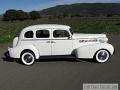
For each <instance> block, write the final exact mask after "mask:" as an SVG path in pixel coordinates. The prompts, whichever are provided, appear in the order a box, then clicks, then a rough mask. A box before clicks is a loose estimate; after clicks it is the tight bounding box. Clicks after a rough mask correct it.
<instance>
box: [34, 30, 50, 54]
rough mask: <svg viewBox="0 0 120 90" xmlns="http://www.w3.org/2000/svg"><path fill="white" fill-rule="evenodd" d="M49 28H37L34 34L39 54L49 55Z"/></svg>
mask: <svg viewBox="0 0 120 90" xmlns="http://www.w3.org/2000/svg"><path fill="white" fill-rule="evenodd" d="M50 30H51V29H37V30H36V33H35V36H36V39H35V43H34V44H35V46H36V47H37V49H38V50H39V54H40V56H49V55H51V32H50Z"/></svg>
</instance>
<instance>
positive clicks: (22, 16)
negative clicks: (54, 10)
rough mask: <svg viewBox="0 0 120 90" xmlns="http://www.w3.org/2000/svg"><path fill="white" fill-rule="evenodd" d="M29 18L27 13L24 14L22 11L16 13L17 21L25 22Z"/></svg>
mask: <svg viewBox="0 0 120 90" xmlns="http://www.w3.org/2000/svg"><path fill="white" fill-rule="evenodd" d="M29 18H30V16H29V14H28V13H27V12H24V11H22V10H18V11H17V20H26V19H29Z"/></svg>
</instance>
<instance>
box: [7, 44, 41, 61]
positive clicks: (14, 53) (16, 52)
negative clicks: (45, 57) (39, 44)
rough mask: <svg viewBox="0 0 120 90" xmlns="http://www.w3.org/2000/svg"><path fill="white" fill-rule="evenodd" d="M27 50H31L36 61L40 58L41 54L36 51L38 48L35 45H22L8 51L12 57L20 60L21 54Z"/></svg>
mask: <svg viewBox="0 0 120 90" xmlns="http://www.w3.org/2000/svg"><path fill="white" fill-rule="evenodd" d="M26 49H28V50H31V51H32V52H33V53H34V54H35V57H36V59H38V58H39V56H40V55H39V52H38V50H37V49H36V47H35V46H33V45H20V46H17V47H14V48H9V49H8V51H9V54H10V57H12V58H20V55H21V52H22V51H23V50H26Z"/></svg>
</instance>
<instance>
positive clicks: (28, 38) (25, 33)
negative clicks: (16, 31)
mask: <svg viewBox="0 0 120 90" xmlns="http://www.w3.org/2000/svg"><path fill="white" fill-rule="evenodd" d="M30 31H32V32H33V30H27V31H25V32H24V34H23V37H24V39H33V38H34V32H33V36H32V37H31V38H27V37H25V34H26V33H27V32H30Z"/></svg>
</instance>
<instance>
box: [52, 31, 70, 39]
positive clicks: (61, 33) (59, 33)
mask: <svg viewBox="0 0 120 90" xmlns="http://www.w3.org/2000/svg"><path fill="white" fill-rule="evenodd" d="M53 37H55V38H60V37H69V33H68V31H66V30H54V32H53Z"/></svg>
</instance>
